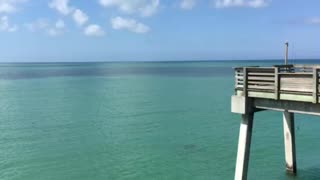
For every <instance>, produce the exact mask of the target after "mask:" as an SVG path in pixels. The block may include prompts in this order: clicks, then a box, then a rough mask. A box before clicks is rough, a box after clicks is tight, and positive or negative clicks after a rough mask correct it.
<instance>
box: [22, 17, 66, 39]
mask: <svg viewBox="0 0 320 180" xmlns="http://www.w3.org/2000/svg"><path fill="white" fill-rule="evenodd" d="M25 27H26V28H27V29H28V30H29V31H31V32H44V33H45V34H47V35H50V36H58V35H61V34H63V33H64V32H65V23H64V21H63V20H61V19H59V20H57V21H56V22H55V23H54V24H52V23H50V22H49V21H48V20H47V19H38V20H36V21H34V22H31V23H27V24H25Z"/></svg>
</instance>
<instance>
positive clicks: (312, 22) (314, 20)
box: [305, 17, 320, 25]
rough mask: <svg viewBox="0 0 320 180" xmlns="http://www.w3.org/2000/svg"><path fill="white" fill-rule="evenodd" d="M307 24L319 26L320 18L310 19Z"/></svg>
mask: <svg viewBox="0 0 320 180" xmlns="http://www.w3.org/2000/svg"><path fill="white" fill-rule="evenodd" d="M305 22H306V23H307V24H319V25H320V17H313V18H309V19H306V20H305Z"/></svg>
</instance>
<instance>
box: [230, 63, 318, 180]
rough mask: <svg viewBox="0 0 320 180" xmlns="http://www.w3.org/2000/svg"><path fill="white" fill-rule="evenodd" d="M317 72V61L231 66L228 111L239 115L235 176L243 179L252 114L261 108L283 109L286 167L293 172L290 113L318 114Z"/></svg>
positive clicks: (245, 169) (292, 137) (292, 132)
mask: <svg viewBox="0 0 320 180" xmlns="http://www.w3.org/2000/svg"><path fill="white" fill-rule="evenodd" d="M319 76H320V66H319V65H275V66H272V67H238V68H235V95H233V96H232V98H231V104H232V106H231V111H232V112H233V113H238V114H241V115H242V121H241V124H240V134H239V144H238V154H237V163H236V171H235V179H236V180H245V179H247V172H248V163H249V155H250V144H251V136H252V127H253V121H254V114H255V113H256V112H260V111H263V110H275V111H282V112H283V130H284V144H285V160H286V168H287V171H288V172H290V173H292V174H295V173H296V171H297V166H296V164H297V163H296V150H295V131H294V113H302V114H311V115H319V116H320V98H319V96H320V86H319Z"/></svg>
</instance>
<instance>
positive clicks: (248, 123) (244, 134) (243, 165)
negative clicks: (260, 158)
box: [234, 113, 254, 180]
mask: <svg viewBox="0 0 320 180" xmlns="http://www.w3.org/2000/svg"><path fill="white" fill-rule="evenodd" d="M253 116H254V115H253V113H250V114H244V115H242V121H241V125H240V132H239V142H238V153H237V162H236V170H235V177H234V179H235V180H246V179H247V175H248V166H249V157H250V146H251V136H252V127H253Z"/></svg>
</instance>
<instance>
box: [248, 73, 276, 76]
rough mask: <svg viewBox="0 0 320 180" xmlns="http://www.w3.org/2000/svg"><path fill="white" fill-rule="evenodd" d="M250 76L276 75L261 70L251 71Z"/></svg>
mask: <svg viewBox="0 0 320 180" xmlns="http://www.w3.org/2000/svg"><path fill="white" fill-rule="evenodd" d="M248 75H249V76H274V75H275V73H273V72H272V73H261V72H249V73H248Z"/></svg>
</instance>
